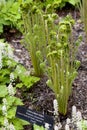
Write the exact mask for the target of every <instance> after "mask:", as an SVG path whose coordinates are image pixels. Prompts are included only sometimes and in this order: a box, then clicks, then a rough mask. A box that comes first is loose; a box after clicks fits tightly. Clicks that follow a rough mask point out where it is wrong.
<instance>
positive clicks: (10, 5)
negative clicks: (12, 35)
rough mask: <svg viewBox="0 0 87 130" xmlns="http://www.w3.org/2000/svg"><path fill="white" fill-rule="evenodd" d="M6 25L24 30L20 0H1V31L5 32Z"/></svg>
mask: <svg viewBox="0 0 87 130" xmlns="http://www.w3.org/2000/svg"><path fill="white" fill-rule="evenodd" d="M5 25H7V26H10V27H15V28H16V29H18V30H19V31H23V28H22V25H23V23H22V20H21V12H20V3H19V2H15V1H14V0H8V1H6V0H5V1H0V33H3V27H4V26H5Z"/></svg>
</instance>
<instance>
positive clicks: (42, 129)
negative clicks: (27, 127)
mask: <svg viewBox="0 0 87 130" xmlns="http://www.w3.org/2000/svg"><path fill="white" fill-rule="evenodd" d="M33 128H34V130H45V128H43V126H37V125H33Z"/></svg>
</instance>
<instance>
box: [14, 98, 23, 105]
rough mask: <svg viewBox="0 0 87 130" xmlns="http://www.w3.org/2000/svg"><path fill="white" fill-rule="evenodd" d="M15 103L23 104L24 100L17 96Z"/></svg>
mask: <svg viewBox="0 0 87 130" xmlns="http://www.w3.org/2000/svg"><path fill="white" fill-rule="evenodd" d="M14 105H16V106H17V105H23V102H22V101H21V99H20V98H17V97H15V102H14Z"/></svg>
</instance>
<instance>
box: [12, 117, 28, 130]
mask: <svg viewBox="0 0 87 130" xmlns="http://www.w3.org/2000/svg"><path fill="white" fill-rule="evenodd" d="M12 122H13V124H14V126H15V128H16V130H24V128H23V126H24V125H28V124H29V123H28V122H26V121H22V120H21V119H17V118H15V119H14V120H12Z"/></svg>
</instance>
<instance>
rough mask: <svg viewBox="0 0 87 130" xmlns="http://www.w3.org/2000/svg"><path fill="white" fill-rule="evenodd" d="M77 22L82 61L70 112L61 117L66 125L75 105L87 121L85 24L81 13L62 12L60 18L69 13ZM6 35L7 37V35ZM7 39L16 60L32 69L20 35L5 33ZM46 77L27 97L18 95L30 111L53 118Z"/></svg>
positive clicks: (69, 103)
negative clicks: (81, 18)
mask: <svg viewBox="0 0 87 130" xmlns="http://www.w3.org/2000/svg"><path fill="white" fill-rule="evenodd" d="M68 12H69V13H71V15H72V16H73V17H74V19H75V20H76V22H75V25H74V29H73V33H74V37H75V39H77V37H78V36H79V35H81V36H82V37H83V39H82V42H81V45H80V47H79V50H78V54H77V59H78V60H80V61H81V66H80V67H79V69H78V76H77V78H76V79H75V81H74V82H73V85H72V94H71V96H70V98H69V102H68V112H67V115H66V116H62V115H59V116H60V121H61V122H62V123H63V124H64V123H65V119H66V118H67V117H71V109H72V106H73V105H75V106H76V107H77V109H78V110H80V111H81V113H82V116H83V118H84V119H87V43H86V40H85V33H84V31H83V24H82V23H81V22H80V19H79V12H78V11H76V10H74V11H72V10H68V11H66V12H65V11H64V10H63V11H60V12H59V13H58V14H59V16H60V17H61V16H62V17H63V16H65V15H66V14H67V13H68ZM5 34H6V35H5ZM4 35H5V36H6V39H7V40H8V41H9V43H10V44H11V46H12V47H13V48H14V55H15V59H16V60H17V61H18V62H20V63H21V64H23V65H24V66H25V67H26V68H27V69H28V70H29V69H30V68H31V67H32V64H31V60H30V56H29V53H28V51H27V50H26V49H25V47H24V46H23V45H22V44H20V41H21V39H22V38H23V37H22V36H21V35H20V34H19V33H14V32H10V31H9V33H6V32H4ZM46 80H47V78H46V77H42V78H41V80H40V81H39V82H38V83H36V84H35V85H34V86H32V87H31V88H30V89H29V91H27V92H26V91H25V95H23V94H22V92H21V91H20V90H18V93H17V94H18V95H21V96H20V97H21V98H22V100H23V102H24V104H25V106H26V107H28V108H30V109H35V110H36V111H39V112H42V113H45V114H48V115H50V116H53V99H55V95H54V93H53V91H52V90H51V89H50V88H49V87H48V86H47V85H46ZM24 130H32V125H29V126H26V127H25V128H24Z"/></svg>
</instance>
